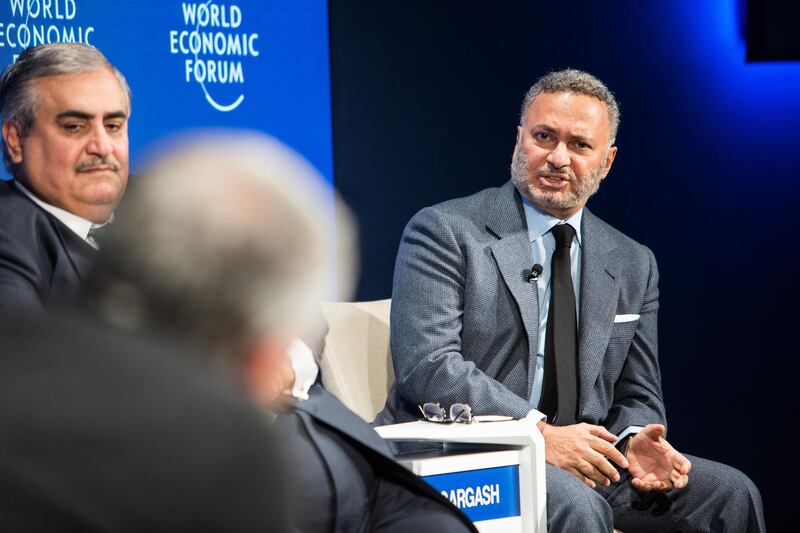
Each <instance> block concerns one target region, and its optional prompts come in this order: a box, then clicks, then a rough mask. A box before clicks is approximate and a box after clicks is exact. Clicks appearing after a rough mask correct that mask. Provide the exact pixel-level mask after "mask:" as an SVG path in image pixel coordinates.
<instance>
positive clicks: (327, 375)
mask: <svg viewBox="0 0 800 533" xmlns="http://www.w3.org/2000/svg"><path fill="white" fill-rule="evenodd" d="M391 304H392V301H391V300H377V301H374V302H333V303H326V304H323V305H322V314H323V316H324V317H325V320H326V321H327V322H328V328H329V330H328V335H327V337H325V349H324V351H323V353H322V359H321V361H320V370H321V372H322V380H323V382H324V383H325V388H327V389H328V390H329V391H330V392H331V393H332V394H333V395H335V396H336V397H337V398H339V400H341V401H342V403H344V404H345V405H346V406H347V407H349V408H350V409H351V410H352V411H354V412H355V413H356V414H358V415H359V416H360V417H361V418H363V419H364V420H366V421H367V422H371V421H372V420H373V419H374V418H375V415H376V414H378V412H380V411H381V409H383V404H384V403H386V397H387V395H388V393H389V387H391V386H392V383H393V382H394V369H393V368H392V354H391V350H390V348H389V310H390V308H391Z"/></svg>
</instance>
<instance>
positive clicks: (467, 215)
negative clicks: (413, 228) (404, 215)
mask: <svg viewBox="0 0 800 533" xmlns="http://www.w3.org/2000/svg"><path fill="white" fill-rule="evenodd" d="M502 190H503V187H490V188H487V189H483V190H481V191H478V192H476V193H474V194H471V195H469V196H463V197H460V198H454V199H451V200H446V201H444V202H440V203H438V204H434V205H431V206H428V207H425V208H423V209H421V210H420V211H418V212H417V213H416V214H415V215H414V217H412V219H411V222H410V223H409V225H422V226H427V225H431V224H447V225H454V226H463V225H469V226H471V225H473V224H475V223H476V222H480V221H483V220H485V219H486V217H487V215H488V213H490V212H491V209H492V207H493V206H494V205H495V204H496V202H497V200H498V196H499V195H500V193H501V192H502Z"/></svg>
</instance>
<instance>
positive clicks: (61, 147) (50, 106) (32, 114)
mask: <svg viewBox="0 0 800 533" xmlns="http://www.w3.org/2000/svg"><path fill="white" fill-rule="evenodd" d="M130 111H131V94H130V89H129V87H128V84H127V82H126V81H125V78H124V77H123V75H122V74H121V73H120V72H119V71H118V70H117V69H116V68H115V67H114V66H113V65H112V64H111V63H109V61H108V60H107V59H106V58H105V57H104V56H103V54H102V53H101V52H100V51H98V50H97V49H96V48H94V47H92V46H88V45H84V44H79V43H54V44H47V45H42V46H37V47H33V48H29V49H27V50H25V51H24V52H23V53H22V54H20V56H19V58H18V59H17V61H16V62H15V63H14V64H12V65H9V66H8V68H6V70H5V71H4V72H3V74H2V77H0V115H2V138H3V158H4V161H5V164H6V167H7V169H8V170H9V171H10V172H11V174H12V176H13V178H14V179H13V181H11V182H7V183H6V182H0V312H4V311H8V310H12V309H27V310H39V309H43V308H44V307H45V306H47V305H48V304H50V303H53V302H56V301H59V300H63V299H66V298H69V297H71V296H72V295H73V294H74V293H75V292H76V290H77V288H78V287H79V286H80V283H81V282H82V280H83V279H84V278H85V276H86V273H87V270H88V268H89V265H90V264H91V262H92V260H93V258H94V256H95V252H96V249H97V241H96V240H95V238H96V235H97V233H98V232H99V231H101V228H103V227H104V226H105V225H106V224H107V223H108V222H109V221H110V220H111V218H112V214H113V212H114V209H115V208H116V206H117V204H118V203H119V201H120V199H121V198H122V195H123V194H124V192H125V187H126V185H127V181H128V116H129V115H130Z"/></svg>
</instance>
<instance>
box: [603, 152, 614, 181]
mask: <svg viewBox="0 0 800 533" xmlns="http://www.w3.org/2000/svg"><path fill="white" fill-rule="evenodd" d="M616 157H617V147H616V146H612V147H610V148H609V149H608V152H606V161H605V164H604V165H603V175H602V178H600V179H606V176H608V173H609V171H611V165H613V164H614V158H616Z"/></svg>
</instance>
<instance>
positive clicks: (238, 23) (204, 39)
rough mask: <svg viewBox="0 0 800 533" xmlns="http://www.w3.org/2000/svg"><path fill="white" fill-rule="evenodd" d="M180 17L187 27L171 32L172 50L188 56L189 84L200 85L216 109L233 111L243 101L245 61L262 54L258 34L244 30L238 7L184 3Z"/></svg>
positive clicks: (187, 73) (186, 69)
mask: <svg viewBox="0 0 800 533" xmlns="http://www.w3.org/2000/svg"><path fill="white" fill-rule="evenodd" d="M181 16H182V18H183V23H184V27H183V29H180V30H170V32H169V50H170V53H171V54H179V55H182V56H185V58H184V76H185V80H186V83H197V84H198V85H199V86H200V88H201V89H202V91H203V94H204V95H205V98H206V101H208V103H209V104H211V106H212V107H213V108H214V109H216V110H218V111H222V112H228V111H233V110H234V109H236V108H237V107H239V105H241V103H242V102H243V101H244V92H243V87H242V86H243V85H244V83H245V68H244V66H245V60H247V59H249V58H255V57H258V56H259V55H260V53H259V50H258V48H257V44H258V43H257V41H258V38H259V37H258V33H250V32H247V31H246V30H245V29H244V28H245V27H244V26H243V19H244V14H243V13H242V8H241V7H239V6H238V5H235V4H223V3H220V2H216V1H215V0H207V1H206V2H199V3H186V2H183V3H181ZM237 95H238V96H237Z"/></svg>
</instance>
